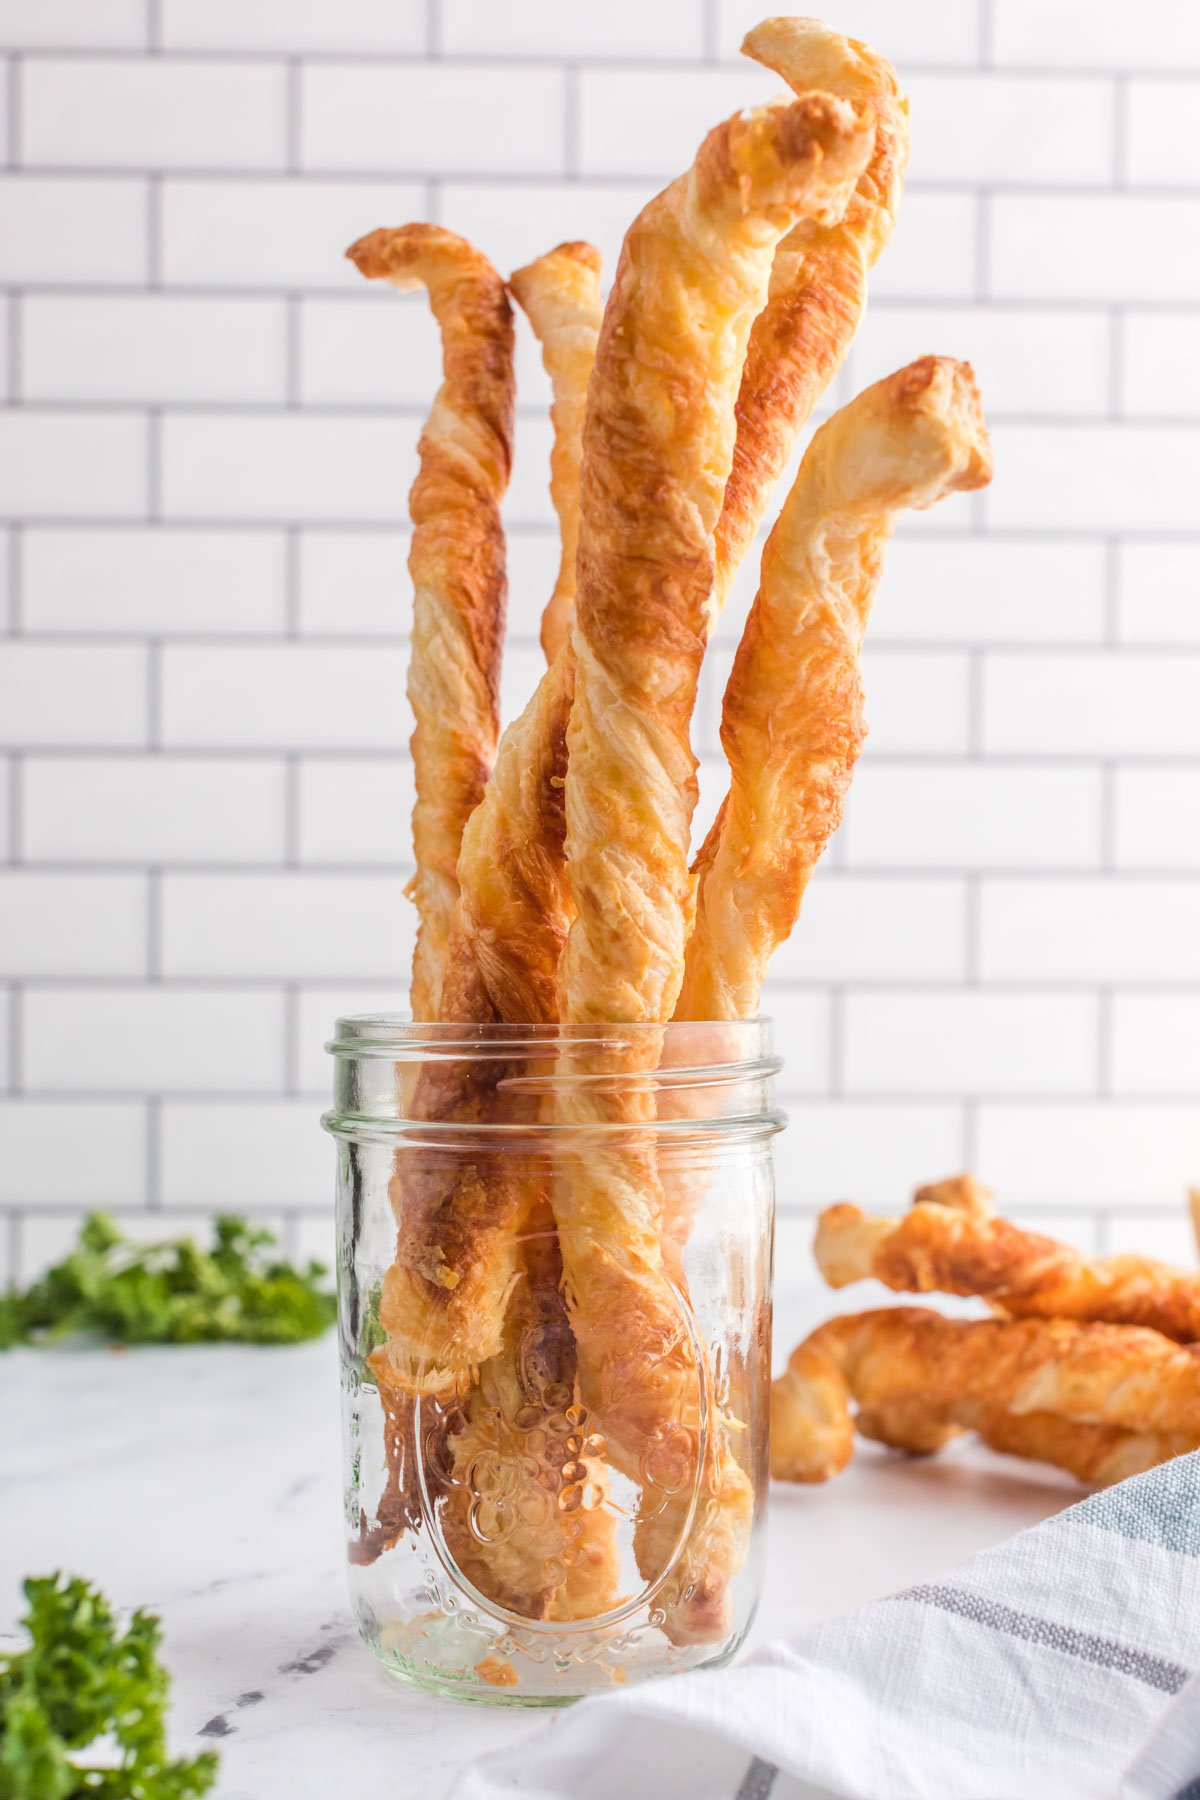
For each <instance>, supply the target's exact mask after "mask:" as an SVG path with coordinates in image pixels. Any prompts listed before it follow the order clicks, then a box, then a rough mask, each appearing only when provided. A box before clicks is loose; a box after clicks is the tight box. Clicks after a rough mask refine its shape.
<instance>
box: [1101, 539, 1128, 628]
mask: <svg viewBox="0 0 1200 1800" xmlns="http://www.w3.org/2000/svg"><path fill="white" fill-rule="evenodd" d="M1104 647H1105V649H1107V650H1110V651H1115V652H1118V653H1119V654H1120V655H1121V656H1126V655H1127V654H1128V651H1129V648H1130V646H1128V645H1125V644H1123V643H1122V642H1121V539H1120V538H1118V537H1109V538H1107V539H1106V540H1105V544H1104Z"/></svg>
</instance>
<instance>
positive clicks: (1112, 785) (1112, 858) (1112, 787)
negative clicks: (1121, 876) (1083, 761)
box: [1100, 763, 1119, 875]
mask: <svg viewBox="0 0 1200 1800" xmlns="http://www.w3.org/2000/svg"><path fill="white" fill-rule="evenodd" d="M1100 868H1101V870H1102V872H1103V873H1104V874H1105V875H1116V874H1118V873H1119V871H1118V869H1117V769H1116V765H1115V764H1113V763H1105V765H1104V767H1103V769H1102V770H1101V773H1100Z"/></svg>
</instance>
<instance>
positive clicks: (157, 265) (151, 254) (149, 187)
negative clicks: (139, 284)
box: [146, 175, 163, 293]
mask: <svg viewBox="0 0 1200 1800" xmlns="http://www.w3.org/2000/svg"><path fill="white" fill-rule="evenodd" d="M162 240H163V187H162V176H161V175H150V176H149V177H148V178H147V180H146V287H147V289H149V290H150V292H152V293H157V292H158V290H159V289H160V288H161V287H162V285H163V256H162Z"/></svg>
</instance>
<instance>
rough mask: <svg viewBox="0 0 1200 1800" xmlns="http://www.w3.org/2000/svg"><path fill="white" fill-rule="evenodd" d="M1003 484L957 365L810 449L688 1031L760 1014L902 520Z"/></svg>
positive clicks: (762, 612) (704, 931) (835, 806)
mask: <svg viewBox="0 0 1200 1800" xmlns="http://www.w3.org/2000/svg"><path fill="white" fill-rule="evenodd" d="M990 477H991V455H990V451H989V447H988V440H987V432H986V429H985V427H984V423H983V414H982V411H981V409H980V405H979V395H978V392H977V391H976V387H975V382H974V377H973V376H972V373H971V370H970V367H969V365H968V364H966V363H957V362H953V361H951V360H950V359H949V358H948V357H933V356H926V357H922V358H921V359H920V360H919V361H918V362H915V363H910V364H909V366H908V367H907V368H905V369H900V370H898V371H897V373H896V374H894V375H889V376H887V377H886V379H885V380H883V381H879V382H876V383H875V385H874V386H873V387H869V388H867V389H866V391H865V392H864V393H862V394H860V395H859V396H858V397H857V399H854V400H852V401H851V402H850V404H849V405H848V406H845V407H843V408H842V410H841V411H840V412H838V413H835V415H834V417H833V418H832V419H830V420H829V422H828V424H826V425H823V426H822V428H821V430H820V431H819V432H818V433H817V435H816V437H815V438H814V439H813V441H812V443H811V445H810V446H809V449H808V453H807V455H806V456H805V458H804V461H803V463H802V465H801V468H800V473H799V475H798V476H797V478H796V482H795V485H794V486H793V488H792V491H791V493H790V494H789V495H788V498H787V501H786V502H785V504H784V508H783V511H782V512H781V513H780V516H779V519H778V521H777V523H776V525H775V528H774V530H773V531H772V533H771V536H770V538H769V539H768V540H767V545H766V548H765V550H764V551H763V561H762V574H761V582H760V586H759V591H758V596H757V598H756V600H755V602H754V605H753V607H752V609H751V612H750V617H749V619H748V621H747V623H746V628H745V631H744V633H743V635H742V641H741V643H740V645H739V646H738V652H737V657H736V659H735V661H734V665H733V671H732V673H731V675H730V677H729V682H728V685H727V687H726V689H725V701H724V706H723V709H722V716H721V742H722V743H723V744H724V746H725V753H726V755H727V757H728V759H729V770H730V785H729V793H728V796H727V797H726V800H725V802H724V804H723V806H722V808H721V811H720V814H719V815H718V818H717V819H716V821H715V822H714V824H713V827H712V829H711V830H710V832H709V833H708V836H707V838H706V839H705V842H704V844H703V846H702V848H701V850H700V853H699V855H698V857H697V859H696V864H695V868H696V872H697V873H698V877H699V886H698V890H697V896H696V922H695V928H694V930H693V932H692V936H691V938H690V940H689V942H688V947H687V968H686V974H685V977H684V983H683V991H682V993H681V995H680V998H679V1005H678V1008H677V1016H678V1017H679V1018H684V1019H745V1018H752V1017H753V1016H754V1014H755V1013H756V1011H757V1010H758V1001H759V995H760V993H761V991H762V983H763V978H764V976H765V974H766V969H767V963H768V961H769V959H770V957H771V954H772V952H773V951H774V949H775V947H776V946H777V945H778V944H780V943H781V942H782V941H783V940H784V938H786V937H787V936H788V934H789V933H790V931H791V929H792V927H793V925H794V924H795V922H796V918H797V916H798V914H799V911H800V903H801V900H802V899H803V896H804V891H805V888H806V887H807V885H808V882H809V879H810V877H811V875H812V871H813V869H814V867H815V866H816V863H817V859H818V858H819V857H820V855H821V852H822V851H823V850H824V848H825V845H826V843H827V842H828V840H829V838H830V836H831V835H832V833H833V832H834V831H835V830H836V829H837V826H838V824H839V823H840V821H841V817H842V806H843V802H844V798H845V793H846V789H847V788H848V787H849V784H850V779H851V776H852V774H853V770H854V763H855V760H856V758H857V756H858V752H859V749H860V747H861V745H862V741H863V738H864V736H865V731H864V727H863V724H862V716H861V713H862V692H861V683H860V678H859V654H860V651H861V648H862V640H863V634H864V632H865V630H866V625H867V619H868V617H869V614H870V609H871V604H872V601H873V600H874V598H875V592H876V589H877V587H878V585H879V580H880V576H881V574H882V572H883V552H884V547H885V545H886V543H887V541H888V539H889V538H890V536H891V534H892V530H893V528H894V526H895V523H896V519H897V517H898V516H899V514H900V513H901V512H903V511H906V510H908V509H909V508H912V507H917V508H923V507H928V506H933V505H934V504H936V502H937V501H939V500H941V499H942V498H944V497H945V495H947V494H951V493H954V492H956V491H957V490H959V489H963V488H976V487H981V486H982V485H983V484H984V483H985V482H987V481H988V480H989V479H990Z"/></svg>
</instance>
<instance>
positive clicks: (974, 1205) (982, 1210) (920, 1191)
mask: <svg viewBox="0 0 1200 1800" xmlns="http://www.w3.org/2000/svg"><path fill="white" fill-rule="evenodd" d="M995 1198H996V1196H995V1195H994V1194H993V1193H992V1190H991V1188H990V1187H985V1186H984V1184H983V1182H982V1181H979V1180H978V1179H977V1178H976V1177H975V1176H974V1175H970V1174H963V1175H947V1176H944V1177H943V1179H942V1180H941V1181H930V1182H927V1183H926V1184H925V1186H924V1187H919V1188H914V1189H913V1197H912V1203H913V1205H914V1206H948V1207H951V1208H952V1209H953V1210H954V1211H955V1212H965V1213H970V1214H971V1215H972V1216H973V1217H974V1218H976V1219H990V1218H991V1216H992V1214H993V1213H994V1212H995V1210H996V1209H995V1205H994V1204H993V1203H994V1201H995Z"/></svg>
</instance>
